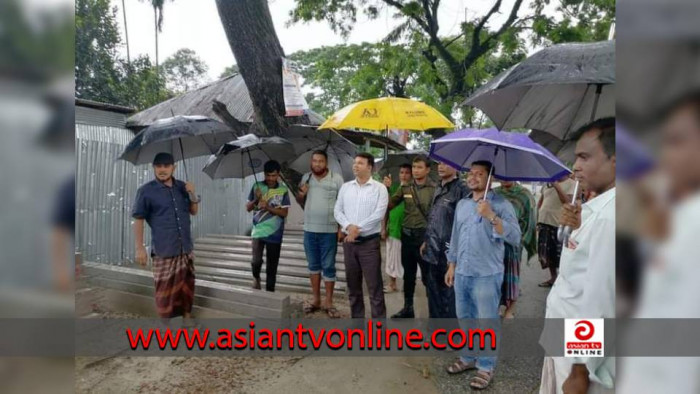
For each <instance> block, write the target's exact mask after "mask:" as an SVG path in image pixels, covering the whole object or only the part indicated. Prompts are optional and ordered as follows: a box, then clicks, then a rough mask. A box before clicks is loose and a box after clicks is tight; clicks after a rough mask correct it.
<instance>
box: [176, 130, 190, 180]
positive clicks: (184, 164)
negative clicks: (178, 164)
mask: <svg viewBox="0 0 700 394" xmlns="http://www.w3.org/2000/svg"><path fill="white" fill-rule="evenodd" d="M177 140H178V141H179V142H180V157H181V158H182V168H184V170H185V182H187V178H188V176H187V163H186V162H185V150H184V149H182V138H178V139H177Z"/></svg>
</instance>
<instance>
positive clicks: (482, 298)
mask: <svg viewBox="0 0 700 394" xmlns="http://www.w3.org/2000/svg"><path fill="white" fill-rule="evenodd" d="M502 284H503V273H500V274H496V275H491V276H482V277H474V276H463V275H460V274H457V273H455V283H454V287H455V308H456V309H457V318H458V319H493V321H498V319H499V316H498V305H499V301H500V300H501V285H502ZM462 323H466V322H462V321H461V320H460V326H462V325H463V324H462ZM484 324H485V325H488V323H487V322H484ZM469 328H474V327H473V326H472V327H462V329H463V330H464V331H465V332H466V331H467V330H468V329H469ZM461 359H462V361H464V362H465V363H471V362H473V361H474V360H476V367H477V368H478V369H479V370H480V371H488V372H491V371H493V370H494V368H495V367H496V357H466V356H462V357H461Z"/></svg>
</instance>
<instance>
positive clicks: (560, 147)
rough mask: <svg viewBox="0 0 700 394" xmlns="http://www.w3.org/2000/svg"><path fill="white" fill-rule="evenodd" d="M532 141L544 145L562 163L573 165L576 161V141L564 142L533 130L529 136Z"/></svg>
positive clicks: (543, 132)
mask: <svg viewBox="0 0 700 394" xmlns="http://www.w3.org/2000/svg"><path fill="white" fill-rule="evenodd" d="M528 137H530V139H531V140H533V141H535V142H536V143H538V144H540V145H542V146H543V147H544V148H545V149H547V150H548V151H550V152H552V153H554V155H555V156H557V157H558V158H559V160H561V161H562V162H564V163H565V164H567V165H573V164H574V161H576V152H575V151H576V141H575V140H566V141H562V140H560V139H559V138H557V137H555V136H553V135H552V134H550V133H548V132H546V131H542V130H531V131H530V134H528Z"/></svg>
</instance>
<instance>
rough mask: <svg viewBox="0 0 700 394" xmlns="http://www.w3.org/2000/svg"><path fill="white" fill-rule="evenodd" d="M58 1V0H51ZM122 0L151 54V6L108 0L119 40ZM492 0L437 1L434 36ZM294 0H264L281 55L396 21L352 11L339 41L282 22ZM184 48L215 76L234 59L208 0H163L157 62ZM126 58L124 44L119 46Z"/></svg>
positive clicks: (380, 29)
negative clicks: (349, 27)
mask: <svg viewBox="0 0 700 394" xmlns="http://www.w3.org/2000/svg"><path fill="white" fill-rule="evenodd" d="M54 1H61V0H54ZM122 1H123V2H124V4H125V8H126V21H127V27H128V32H129V45H130V51H131V56H132V58H133V57H136V56H138V55H139V54H148V55H149V56H150V57H151V59H154V58H155V40H154V20H153V8H152V7H151V6H150V1H143V0H111V3H112V5H113V6H116V7H117V8H118V18H117V20H118V23H119V27H120V29H121V34H122V41H124V42H126V40H125V39H124V37H125V33H124V15H123V12H122ZM494 2H495V0H443V1H442V3H441V4H440V11H439V13H438V20H439V22H440V35H442V36H447V35H450V34H455V33H457V32H458V31H459V23H460V22H462V21H463V20H464V17H465V6H466V5H468V6H469V9H468V10H466V12H467V14H468V15H469V17H470V18H473V17H474V16H475V15H483V14H484V13H485V12H486V10H488V9H489V8H490V7H491V6H492V5H493V3H494ZM513 2H514V0H505V1H504V2H503V5H502V8H501V9H502V10H509V9H510V6H511V5H512V4H513ZM294 3H295V2H294V0H269V6H270V13H271V15H272V19H273V22H274V25H275V30H276V31H277V36H278V38H279V40H280V43H281V44H282V48H283V49H284V52H285V54H287V55H290V54H292V53H294V52H296V51H299V50H308V49H312V48H318V47H322V46H330V45H337V44H342V43H362V42H377V41H380V40H381V39H382V38H384V37H385V36H386V35H387V34H388V33H389V32H390V31H391V30H392V29H393V27H394V26H396V25H397V22H396V20H395V19H394V18H392V14H393V12H387V11H384V12H382V14H380V17H379V18H377V19H375V20H368V18H367V17H366V16H364V15H358V18H357V19H358V21H357V24H356V25H355V28H354V30H353V32H352V34H351V35H350V37H349V38H348V40H347V41H344V40H343V38H342V37H340V35H338V34H335V33H334V32H333V31H332V30H331V29H330V27H329V26H328V24H327V23H326V22H314V23H308V24H302V23H299V24H295V25H293V26H290V27H287V26H286V22H287V21H288V20H289V11H290V10H292V9H293V7H294ZM529 3H530V1H529V0H526V1H525V4H524V5H523V6H522V7H521V11H520V12H521V14H525V12H527V10H528V9H529ZM507 16H508V15H507V13H503V14H497V15H495V16H494V17H493V18H492V20H493V22H494V23H499V22H501V21H503V20H505V19H506V18H507ZM181 48H189V49H192V50H194V51H195V52H196V53H197V55H198V56H199V57H200V58H201V59H202V60H204V62H206V63H207V65H208V66H209V79H210V80H216V79H217V78H218V76H219V75H220V74H221V72H222V71H223V70H224V69H225V68H226V67H228V66H230V65H232V64H234V63H235V59H234V57H233V54H232V52H231V49H230V47H229V44H228V41H227V39H226V34H225V33H224V29H223V27H222V25H221V20H220V19H219V13H218V11H217V9H216V4H215V2H214V0H174V1H172V2H171V1H168V2H166V4H165V7H164V9H163V31H162V33H160V34H159V58H160V61H161V62H162V61H163V60H165V59H166V58H167V57H168V56H170V55H172V54H173V53H175V52H176V51H177V50H178V49H181ZM121 52H122V54H123V56H124V57H126V46H125V45H124V46H123V47H122V49H121Z"/></svg>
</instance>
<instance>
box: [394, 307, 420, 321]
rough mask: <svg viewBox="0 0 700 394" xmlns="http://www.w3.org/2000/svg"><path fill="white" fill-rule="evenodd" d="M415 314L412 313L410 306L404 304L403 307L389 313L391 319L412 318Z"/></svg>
mask: <svg viewBox="0 0 700 394" xmlns="http://www.w3.org/2000/svg"><path fill="white" fill-rule="evenodd" d="M415 317H416V315H415V313H413V307H412V306H405V307H403V309H401V310H400V311H398V312H397V313H394V314H393V315H391V318H392V319H413V318H415Z"/></svg>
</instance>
